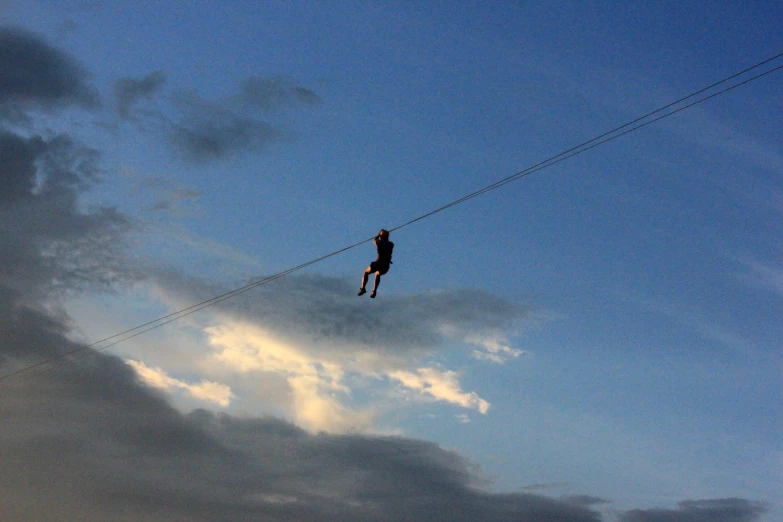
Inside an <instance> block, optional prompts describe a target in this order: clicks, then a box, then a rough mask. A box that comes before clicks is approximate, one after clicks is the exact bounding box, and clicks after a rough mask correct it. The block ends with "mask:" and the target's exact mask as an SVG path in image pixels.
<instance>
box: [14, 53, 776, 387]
mask: <svg viewBox="0 0 783 522" xmlns="http://www.w3.org/2000/svg"><path fill="white" fill-rule="evenodd" d="M781 56H783V53H780V54H778V55H776V56H773V57H772V58H769V59H767V60H764V61H762V62H759V63H758V64H756V65H754V66H752V67H748V68H747V69H744V70H742V71H740V72H738V73H735V74H733V75H731V76H728V77H726V78H724V79H723V80H720V81H718V82H715V83H713V84H711V85H709V86H707V87H704V88H702V89H699V90H698V91H695V92H693V93H691V94H689V95H687V96H685V97H683V98H680V99H679V100H677V101H674V102H671V103H669V104H667V105H665V106H663V107H660V108H658V109H655V110H654V111H651V112H649V113H647V114H645V115H643V116H640V117H638V118H636V119H634V120H632V121H630V122H628V123H625V124H623V125H621V126H619V127H615V128H614V129H612V130H610V131H608V132H605V133H603V134H601V135H599V136H596V137H595V138H592V139H590V140H588V141H585V142H582V143H580V144H579V145H576V146H574V147H571V148H570V149H568V150H565V151H563V152H561V153H559V154H556V155H554V156H552V157H550V158H548V159H546V160H544V161H541V162H539V163H537V164H535V165H532V166H530V167H528V168H526V169H524V170H521V171H519V172H517V173H515V174H512V175H510V176H507V177H505V178H503V179H501V180H499V181H496V182H495V183H492V184H490V185H487V186H486V187H484V188H481V189H479V190H477V191H475V192H472V193H470V194H468V195H466V196H463V197H461V198H459V199H456V200H454V201H452V202H450V203H447V204H445V205H443V206H441V207H439V208H437V209H435V210H432V211H430V212H427V213H426V214H422V215H421V216H419V217H417V218H414V219H412V220H410V221H408V222H406V223H403V224H402V225H398V226H396V227H394V228H390V229H389V231H390V232H391V231H395V230H399V229H401V228H404V227H407V226H408V225H411V224H413V223H416V222H418V221H421V220H423V219H426V218H428V217H430V216H432V215H434V214H437V213H439V212H442V211H444V210H447V209H449V208H451V207H454V206H456V205H459V204H460V203H464V202H465V201H468V200H470V199H473V198H475V197H478V196H480V195H482V194H485V193H487V192H490V191H492V190H495V189H497V188H500V187H502V186H504V185H507V184H508V183H511V182H513V181H517V180H519V179H522V178H524V177H527V176H529V175H530V174H533V173H535V172H538V171H540V170H543V169H545V168H547V167H551V166H552V165H555V164H557V163H560V162H562V161H565V160H567V159H569V158H572V157H574V156H576V155H579V154H582V153H584V152H587V151H588V150H591V149H593V148H595V147H598V146H599V145H603V144H604V143H607V142H609V141H612V140H615V139H617V138H619V137H621V136H624V135H626V134H629V133H631V132H633V131H636V130H638V129H641V128H643V127H646V126H648V125H650V124H652V123H655V122H657V121H659V120H662V119H664V118H668V117H670V116H672V115H674V114H677V113H678V112H681V111H683V110H685V109H688V108H690V107H693V106H694V105H698V104H700V103H702V102H704V101H707V100H709V99H711V98H714V97H716V96H719V95H721V94H723V93H725V92H727V91H730V90H733V89H736V88H737V87H740V86H742V85H745V84H747V83H750V82H752V81H755V80H757V79H759V78H762V77H764V76H766V75H768V74H771V73H773V72H775V71H778V70H780V69H783V65H781V66H778V67H775V68H773V69H770V70H768V71H765V72H763V73H760V74H758V75H756V76H753V77H751V78H748V79H746V80H743V81H742V82H739V83H736V84H733V85H730V86H728V87H726V88H724V89H721V90H720V91H717V92H715V93H712V94H710V95H708V96H705V97H703V98H699V99H698V100H696V101H693V102H691V103H688V104H686V105H683V106H682V107H679V108H677V109H675V110H672V111H670V112H667V113H665V114H663V115H660V116H658V117H656V118H653V119H651V120H648V121H646V122H644V123H641V124H639V125H636V126H635V127H631V126H632V125H634V124H636V123H638V122H641V121H642V120H645V119H647V118H649V117H650V116H653V115H655V114H658V113H660V112H662V111H665V110H666V109H669V108H672V107H673V106H675V105H677V104H680V103H682V102H683V101H685V100H688V99H690V98H693V97H694V96H697V95H699V94H701V93H704V92H706V91H708V90H710V89H713V88H714V87H717V86H718V85H721V84H723V83H726V82H727V81H730V80H732V79H734V78H737V77H738V76H741V75H743V74H745V73H747V72H749V71H751V70H753V69H757V68H758V67H761V66H762V65H765V64H767V63H769V62H771V61H773V60H775V59H777V58H780V57H781ZM628 127H631V128H628ZM623 129H626V130H624V131H623V132H619V133H618V131H621V130H623ZM372 239H373V238H372V237H371V238H367V239H364V240H362V241H359V242H357V243H354V244H352V245H350V246H347V247H344V248H341V249H340V250H335V251H334V252H331V253H329V254H326V255H324V256H321V257H319V258H316V259H313V260H311V261H308V262H306V263H303V264H301V265H298V266H295V267H293V268H289V269H288V270H285V271H283V272H279V273H277V274H275V275H272V276H269V277H266V278H264V279H260V280H257V281H254V282H251V283H248V284H247V285H245V286H242V287H239V288H236V289H234V290H231V291H229V292H225V293H223V294H221V295H218V296H216V297H213V298H211V299H207V300H206V301H202V302H200V303H197V304H194V305H191V306H189V307H187V308H183V309H181V310H178V311H176V312H172V313H170V314H168V315H165V316H162V317H158V318H157V319H154V320H152V321H148V322H146V323H144V324H141V325H139V326H136V327H134V328H130V329H128V330H125V331H123V332H120V333H118V334H115V335H112V336H110V337H106V338H104V339H101V340H99V341H95V342H94V343H91V344H88V345H84V346H80V347H78V348H75V349H73V350H70V351H68V352H65V353H62V354H60V355H57V356H55V357H51V358H49V359H46V360H43V361H40V362H38V363H36V364H33V365H30V366H27V367H24V368H21V369H19V370H17V371H14V372H11V373H8V374H6V375H3V376H0V381H3V380H6V379H9V378H11V377H14V376H16V375H19V374H22V373H25V372H29V371H31V370H34V369H35V368H39V367H41V366H43V365H45V364H49V363H52V362H54V361H58V360H60V359H64V358H66V357H68V356H69V355H73V354H76V353H78V352H80V351H84V350H88V351H87V353H85V354H83V355H80V356H79V357H75V358H71V359H68V360H66V361H64V362H62V363H60V364H57V365H54V366H49V367H47V368H45V369H43V370H41V371H39V372H34V373H33V374H31V375H29V376H26V377H24V378H22V379H19V380H16V381H13V382H11V383H9V384H6V385H3V386H0V389H5V388H8V387H10V386H15V385H17V384H20V383H22V382H25V381H27V380H29V379H32V378H34V377H36V376H38V375H41V374H44V373H47V372H49V371H51V370H54V369H56V368H59V367H61V366H65V365H67V364H70V363H73V362H76V361H78V360H80V359H83V358H85V357H88V356H90V355H93V354H95V353H98V352H100V351H103V350H105V349H107V348H110V347H111V346H114V345H116V344H119V343H121V342H124V341H127V340H129V339H132V338H134V337H137V336H139V335H142V334H144V333H146V332H149V331H150V330H154V329H156V328H159V327H161V326H164V325H166V324H169V323H171V322H174V321H176V320H179V319H182V318H183V317H187V316H188V315H191V314H194V313H196V312H198V311H200V310H203V309H204V308H208V307H210V306H213V305H215V304H217V303H220V302H222V301H225V300H227V299H230V298H232V297H235V296H237V295H240V294H243V293H245V292H248V291H250V290H252V289H254V288H257V287H259V286H261V285H264V284H267V283H270V282H272V281H274V280H276V279H280V278H281V277H285V276H286V275H289V274H291V273H293V272H297V271H299V270H302V269H303V268H306V267H308V266H310V265H314V264H316V263H319V262H321V261H323V260H325V259H328V258H330V257H333V256H336V255H338V254H341V253H343V252H346V251H348V250H351V249H353V248H356V247H357V246H359V245H362V244H364V243H367V242H369V241H371V240H372ZM156 323H157V324H156ZM147 326H149V328H145V327H147ZM142 329H143V330H142ZM137 330H141V331H137ZM131 332H136V333H135V334H133V335H130V336H127V337H122V336H124V335H126V334H128V333H131ZM118 337H122V338H121V339H119V340H116V341H114V342H112V343H110V344H107V345H106V346H102V347H100V348H93V347H94V346H95V345H98V344H100V343H103V342H106V341H109V340H112V339H117V338H118Z"/></svg>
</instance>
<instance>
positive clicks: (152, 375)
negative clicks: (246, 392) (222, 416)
mask: <svg viewBox="0 0 783 522" xmlns="http://www.w3.org/2000/svg"><path fill="white" fill-rule="evenodd" d="M126 362H127V363H128V365H129V366H130V367H131V368H133V369H134V370H135V371H136V374H137V375H138V376H139V377H140V378H141V380H142V381H144V382H145V383H146V384H147V385H149V386H152V387H153V388H158V389H161V390H166V391H172V390H176V389H179V390H184V391H185V392H187V393H188V394H189V395H191V396H192V397H193V398H195V399H199V400H202V401H205V402H211V403H214V404H217V405H219V406H222V407H224V408H225V407H227V406H229V405H230V404H231V399H232V398H233V397H234V395H233V394H232V393H231V388H230V387H228V386H226V385H225V384H220V383H217V382H214V381H207V380H202V381H201V382H199V383H198V384H189V383H187V382H185V381H181V380H179V379H175V378H173V377H170V376H169V375H168V374H167V373H166V372H165V371H164V370H162V369H161V368H150V367H149V366H147V365H146V364H144V363H143V362H142V361H134V360H127V361H126Z"/></svg>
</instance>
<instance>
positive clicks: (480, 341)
mask: <svg viewBox="0 0 783 522" xmlns="http://www.w3.org/2000/svg"><path fill="white" fill-rule="evenodd" d="M465 342H466V343H469V344H472V345H474V346H477V347H478V348H479V349H478V350H473V352H471V354H472V355H473V357H475V358H476V359H479V360H483V361H490V362H493V363H496V364H502V363H504V362H506V361H507V360H508V359H509V358H517V357H519V356H520V355H522V354H527V353H528V352H526V351H524V350H517V349H515V348H512V347H511V346H510V345H509V343H508V340H507V339H505V338H503V337H501V336H497V335H493V336H489V337H481V336H478V335H475V334H474V335H469V336H468V337H466V338H465Z"/></svg>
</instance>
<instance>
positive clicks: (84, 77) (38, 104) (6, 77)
mask: <svg viewBox="0 0 783 522" xmlns="http://www.w3.org/2000/svg"><path fill="white" fill-rule="evenodd" d="M0 71H2V74H0V117H3V118H6V119H12V120H20V119H23V118H24V117H25V112H26V111H27V110H28V109H31V108H53V107H60V106H68V105H81V106H86V107H92V106H96V105H97V104H98V94H97V91H96V90H95V89H94V88H93V87H91V86H90V84H89V75H88V74H87V72H86V71H85V70H84V69H83V68H82V67H81V66H79V65H78V64H77V63H76V62H75V61H74V60H73V59H71V58H70V57H68V56H67V55H66V54H65V53H63V52H61V51H59V50H57V49H55V48H54V47H52V46H50V45H49V44H48V43H46V42H45V41H44V40H43V39H41V38H39V37H38V36H36V35H34V34H31V33H28V32H25V31H22V30H19V29H14V28H8V27H0Z"/></svg>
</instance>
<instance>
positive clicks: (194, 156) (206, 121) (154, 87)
mask: <svg viewBox="0 0 783 522" xmlns="http://www.w3.org/2000/svg"><path fill="white" fill-rule="evenodd" d="M165 82H166V75H165V73H164V72H163V71H155V72H152V73H150V74H148V75H146V76H143V77H141V78H131V77H127V78H122V79H120V80H118V81H117V82H116V84H115V91H114V95H115V100H116V103H117V110H118V113H119V115H120V116H121V117H122V118H123V119H126V120H132V121H134V122H135V123H136V124H137V125H138V126H139V128H140V129H142V130H146V131H150V130H152V131H154V132H162V133H163V134H164V135H165V136H166V137H167V139H168V140H169V142H170V143H171V144H172V146H173V147H174V149H175V150H176V151H177V152H178V153H179V154H181V155H182V156H183V157H184V158H186V159H187V160H189V161H192V162H195V163H202V162H208V161H213V160H221V159H225V158H230V157H232V156H234V155H236V154H240V153H243V152H253V151H260V150H263V149H264V148H265V147H267V146H268V145H270V144H272V143H275V142H280V141H286V140H292V139H294V133H293V132H291V131H289V130H287V129H286V126H285V123H284V122H283V121H282V120H281V118H280V114H281V113H283V112H284V111H285V110H290V109H293V108H296V107H312V106H316V105H319V104H320V103H321V99H320V98H319V97H318V95H317V94H315V92H313V91H312V90H310V89H308V88H306V87H303V86H301V85H298V84H297V83H296V82H294V81H293V80H291V79H289V78H283V77H276V78H262V77H260V76H253V77H250V78H247V79H245V80H244V81H242V82H241V85H240V88H239V93H237V94H233V95H231V96H228V97H227V98H226V99H224V100H218V101H212V100H207V99H204V98H202V97H201V96H199V95H198V94H197V93H195V92H193V91H184V90H180V91H176V92H174V93H170V94H167V95H165V96H164V101H165V105H163V106H162V105H161V104H155V103H152V100H151V98H152V97H153V95H155V94H158V93H161V91H162V90H163V87H164V84H165Z"/></svg>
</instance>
